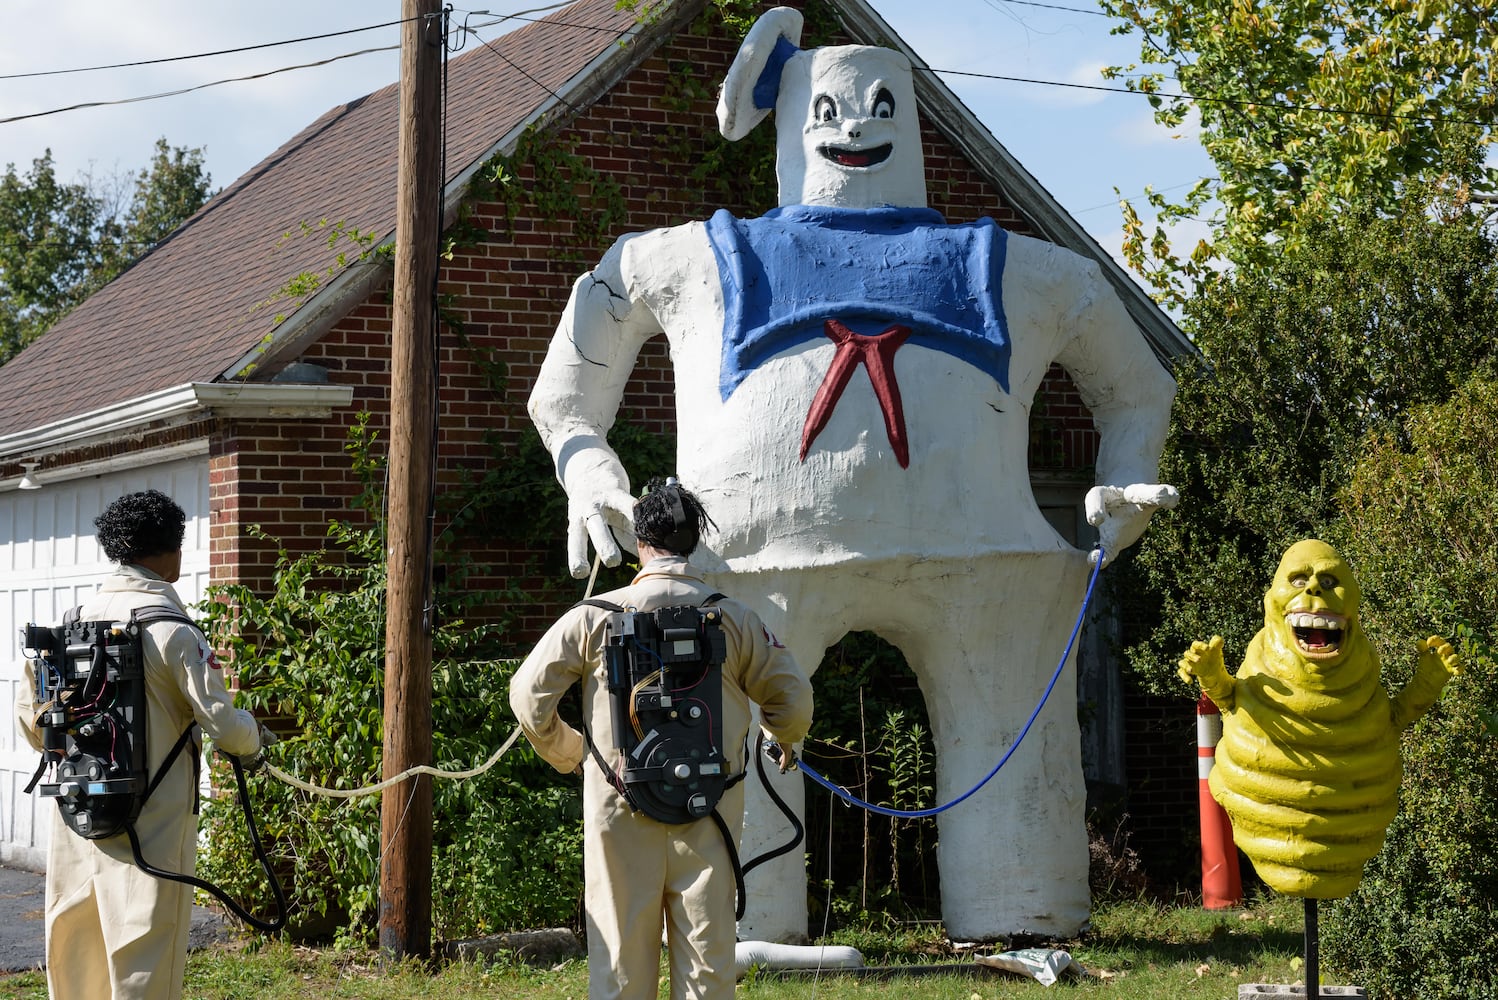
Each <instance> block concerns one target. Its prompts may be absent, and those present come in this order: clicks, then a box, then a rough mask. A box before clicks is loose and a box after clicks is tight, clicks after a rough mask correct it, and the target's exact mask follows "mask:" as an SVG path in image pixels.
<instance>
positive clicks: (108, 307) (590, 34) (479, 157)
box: [0, 0, 1190, 457]
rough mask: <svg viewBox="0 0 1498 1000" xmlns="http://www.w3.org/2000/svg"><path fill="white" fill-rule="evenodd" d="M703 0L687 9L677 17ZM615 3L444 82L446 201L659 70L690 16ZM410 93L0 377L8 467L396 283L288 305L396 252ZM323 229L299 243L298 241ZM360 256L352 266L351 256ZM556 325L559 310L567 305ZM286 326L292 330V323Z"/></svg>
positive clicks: (1050, 223)
mask: <svg viewBox="0 0 1498 1000" xmlns="http://www.w3.org/2000/svg"><path fill="white" fill-rule="evenodd" d="M702 2H703V0H676V2H675V3H674V4H673V6H674V7H675V8H676V13H677V14H682V15H685V14H687V13H689V12H691V11H694V10H696V9H699V8H700V6H701V4H702ZM830 2H831V4H832V6H833V7H834V8H835V9H836V10H837V11H838V12H839V13H840V14H841V16H842V18H843V20H844V23H845V25H846V27H847V29H848V31H849V33H850V34H851V35H852V36H853V37H855V38H857V39H859V40H863V41H868V42H870V43H876V44H883V45H891V46H893V47H896V48H900V49H902V50H903V51H905V52H906V53H907V54H908V55H910V56H911V57H912V61H913V62H914V63H915V65H917V66H921V65H923V64H922V62H921V61H920V59H919V57H918V56H916V55H915V54H914V53H913V52H910V50H909V49H908V47H906V46H905V45H904V43H903V42H901V40H900V39H899V38H898V36H896V35H895V33H894V32H893V31H892V30H891V29H890V27H889V25H888V24H886V23H885V22H884V21H883V20H882V19H881V18H879V16H878V15H877V14H876V13H875V12H874V10H873V8H872V7H870V6H869V5H868V4H867V3H865V2H864V0H830ZM615 8H616V4H615V0H579V2H577V3H575V4H573V5H571V6H569V7H567V8H565V9H563V10H561V11H558V12H556V13H554V14H552V15H550V16H548V17H546V18H544V19H542V20H540V21H538V22H535V23H532V24H529V25H526V26H525V27H522V28H520V29H518V30H516V31H513V32H511V33H510V34H508V35H505V36H503V37H502V38H501V39H500V40H499V41H497V42H495V43H493V44H480V45H474V46H472V47H471V49H470V51H469V52H467V53H465V54H463V55H462V56H460V57H458V58H456V59H454V60H452V62H451V64H450V66H449V68H448V83H449V91H448V97H447V136H446V139H447V163H448V172H449V177H448V193H449V194H448V197H449V202H450V203H451V201H452V200H453V199H455V198H457V197H459V196H460V194H461V192H462V190H463V189H464V187H465V186H466V183H467V181H468V179H469V178H470V177H471V176H472V174H473V172H474V171H476V170H477V168H478V167H479V166H480V165H481V164H482V163H484V162H485V161H486V160H488V159H489V158H490V157H491V156H493V155H494V153H496V152H498V151H501V150H506V149H509V148H511V147H512V146H513V144H514V142H515V141H516V139H518V137H519V135H520V133H521V131H522V130H523V129H524V128H525V127H526V126H528V125H529V124H530V123H532V122H534V121H536V120H537V119H539V118H542V117H545V116H547V115H548V114H550V113H552V112H553V111H554V110H555V109H556V108H557V107H558V105H560V104H563V103H565V104H566V105H586V104H587V103H588V102H589V100H590V99H591V98H592V97H594V96H596V95H597V93H598V92H599V91H600V89H601V88H605V89H606V88H607V87H608V86H610V85H611V84H612V83H613V81H614V80H616V79H617V78H618V77H619V76H620V75H622V74H623V73H624V72H626V71H627V70H628V69H629V68H630V67H632V66H633V65H634V64H635V63H636V62H637V61H638V60H639V59H641V58H644V56H645V55H648V53H649V50H650V49H651V48H652V47H653V46H651V45H649V44H641V45H634V46H630V45H621V44H620V41H621V39H625V38H627V37H630V36H641V39H640V40H641V41H642V42H648V41H650V40H652V39H653V38H655V37H657V36H659V35H662V34H665V33H667V32H669V31H671V30H674V28H675V26H676V25H677V24H679V23H680V18H679V17H675V16H672V17H669V18H663V19H660V20H656V21H654V22H652V23H651V24H650V25H648V26H646V27H642V26H641V25H639V24H637V23H636V15H635V14H634V13H633V12H631V11H628V10H624V11H621V10H617V9H615ZM917 82H918V89H919V93H920V96H921V100H922V111H923V114H925V115H927V116H928V117H930V118H931V119H932V120H933V121H934V122H935V123H937V124H938V126H939V127H940V128H941V129H942V130H943V131H944V132H946V133H947V134H948V135H950V136H951V137H952V138H953V139H954V141H956V142H957V143H958V145H959V146H960V147H961V148H962V149H963V150H964V152H965V153H967V155H969V156H970V157H971V158H972V159H973V161H974V163H975V164H976V165H977V166H978V167H979V168H980V169H981V170H983V171H984V172H985V173H988V174H989V175H990V176H991V178H992V179H993V181H994V183H995V184H996V186H998V187H999V188H1000V190H1001V191H1003V193H1004V194H1005V196H1006V198H1007V199H1008V200H1009V202H1010V203H1011V204H1012V205H1014V206H1015V207H1016V208H1017V210H1018V211H1019V212H1020V213H1021V214H1023V215H1026V216H1027V217H1029V218H1030V219H1031V220H1032V221H1033V223H1034V225H1035V226H1036V228H1037V229H1038V230H1039V231H1040V232H1041V233H1042V234H1043V235H1045V236H1046V237H1047V238H1049V239H1052V240H1054V241H1055V242H1057V243H1059V244H1061V245H1063V246H1067V247H1068V248H1070V249H1073V250H1075V251H1077V252H1079V253H1082V254H1084V255H1086V256H1089V257H1093V258H1095V259H1097V260H1098V261H1099V262H1100V263H1101V264H1102V265H1103V268H1104V271H1105V272H1106V273H1108V276H1109V278H1110V280H1111V281H1112V282H1113V284H1114V286H1115V287H1116V288H1117V289H1118V290H1119V292H1120V294H1121V295H1123V297H1124V300H1125V303H1126V304H1127V305H1128V306H1129V309H1130V312H1131V313H1133V314H1134V317H1135V319H1136V321H1137V322H1139V323H1140V325H1141V327H1143V328H1144V330H1145V332H1146V334H1147V335H1148V336H1149V337H1150V339H1151V342H1152V343H1153V344H1154V345H1155V347H1156V350H1157V352H1159V353H1160V354H1161V355H1162V356H1167V355H1171V354H1177V353H1181V352H1183V351H1186V350H1189V349H1190V348H1189V345H1188V344H1187V342H1186V340H1185V338H1184V337H1183V336H1182V335H1181V333H1180V331H1179V330H1177V329H1176V328H1175V326H1174V324H1173V323H1172V322H1171V321H1170V320H1169V318H1168V317H1166V316H1165V315H1164V313H1162V312H1161V311H1160V310H1159V309H1158V308H1157V307H1156V306H1155V305H1154V304H1153V303H1152V302H1150V301H1149V299H1148V298H1147V297H1146V296H1144V294H1143V293H1142V292H1141V291H1140V290H1139V288H1138V286H1137V285H1135V284H1134V283H1133V281H1132V280H1131V279H1130V278H1129V277H1128V275H1127V274H1125V273H1124V272H1123V271H1122V269H1120V268H1119V267H1118V265H1117V264H1116V263H1115V262H1114V261H1113V260H1112V259H1111V258H1110V257H1109V256H1108V254H1107V253H1105V252H1104V251H1102V249H1101V248H1099V247H1098V245H1097V243H1096V242H1094V241H1093V240H1092V239H1091V238H1090V237H1089V236H1088V235H1087V234H1086V233H1085V231H1083V230H1082V228H1081V227H1080V226H1078V225H1077V224H1076V222H1075V221H1074V220H1072V219H1071V218H1070V216H1068V215H1067V214H1066V212H1065V211H1064V210H1062V209H1061V208H1060V206H1059V205H1058V204H1057V203H1056V201H1055V199H1054V198H1052V197H1051V196H1050V195H1049V194H1048V193H1047V192H1046V191H1045V190H1044V188H1042V187H1041V186H1040V185H1039V184H1038V183H1036V181H1035V179H1034V178H1033V177H1031V176H1030V175H1029V173H1027V172H1026V171H1025V170H1024V169H1023V168H1022V167H1020V165H1019V164H1018V163H1017V162H1016V161H1015V160H1014V159H1013V157H1011V156H1010V155H1009V153H1008V152H1007V151H1006V150H1004V148H1003V147H1002V146H1001V145H1000V144H999V143H998V142H997V141H996V140H995V139H994V138H993V136H992V135H991V134H989V132H988V131H987V129H985V128H984V127H983V126H982V125H981V123H979V122H978V120H977V119H976V118H975V117H974V116H973V115H972V113H971V112H970V111H968V109H967V108H965V107H963V106H962V104H961V102H959V101H958V100H957V99H956V97H955V96H954V95H953V94H952V93H951V91H949V90H948V89H947V88H946V87H945V85H943V84H942V83H941V82H940V81H939V80H937V79H936V77H935V76H934V74H930V73H918V74H917ZM398 103H399V88H398V86H397V85H396V84H392V85H390V86H388V87H385V88H383V89H381V90H377V91H375V92H374V93H372V94H370V95H368V96H367V97H364V98H361V99H359V100H357V101H353V102H350V103H349V104H345V105H342V106H340V107H337V108H334V109H332V110H331V111H329V112H327V113H326V114H324V115H323V116H322V117H320V118H319V119H317V120H316V121H315V122H313V123H312V124H311V125H310V126H308V127H307V128H305V129H303V130H302V131H301V132H300V133H298V134H297V135H296V136H295V137H294V138H292V139H291V140H290V141H289V142H287V143H286V144H285V145H284V146H282V147H281V148H280V149H278V150H276V151H275V152H274V153H273V154H271V155H270V156H269V157H267V158H266V159H265V160H264V161H262V162H261V163H260V164H258V165H257V166H256V167H255V168H254V169H252V170H251V171H250V172H249V173H247V174H245V175H244V176H243V177H240V178H239V179H238V180H236V181H235V182H234V183H233V184H231V185H230V186H229V187H228V188H226V189H225V190H224V191H223V192H222V193H220V194H219V195H218V196H217V197H215V198H214V199H213V200H212V201H210V202H209V203H208V204H207V205H206V206H204V207H203V209H202V210H201V211H199V212H198V213H197V214H196V215H194V216H193V217H192V218H191V219H189V220H188V221H187V222H186V223H184V224H183V225H182V227H181V228H179V229H178V230H177V231H176V232H174V233H173V234H172V235H171V236H170V237H168V238H167V239H166V240H164V241H163V242H162V243H161V244H159V245H158V246H157V247H156V248H155V249H153V250H152V251H151V252H150V253H148V254H147V255H145V256H144V257H142V258H141V259H140V260H139V261H137V262H136V264H135V265H134V266H133V267H131V268H130V269H129V270H127V271H126V272H124V273H123V274H121V275H120V276H119V277H117V278H116V279H115V280H114V281H112V282H110V283H109V284H108V285H106V286H105V287H104V288H102V289H100V290H99V291H98V292H97V293H95V294H94V295H93V296H91V297H90V298H89V299H88V300H86V301H85V302H84V303H83V304H82V305H80V306H78V308H76V309H75V310H73V311H72V312H71V313H69V314H68V315H67V316H66V317H64V318H63V319H62V320H61V321H60V322H59V323H58V324H57V325H56V326H55V327H53V328H52V329H51V330H49V331H48V332H47V334H46V335H45V336H44V337H42V338H41V339H40V340H38V341H37V342H36V343H34V344H32V345H31V346H30V347H28V348H27V349H26V350H25V351H23V352H22V353H21V354H19V355H18V356H16V357H15V358H13V359H12V360H11V361H10V362H9V363H7V364H5V365H3V366H0V399H4V400H5V401H6V404H5V406H4V407H0V457H6V456H10V457H17V456H22V455H25V454H27V453H29V452H33V451H38V450H40V449H43V448H49V447H60V446H62V445H64V444H66V443H68V442H71V441H77V440H80V439H83V438H86V437H94V438H97V437H98V436H99V435H100V434H101V430H100V428H106V429H108V430H106V431H104V432H103V433H108V432H110V431H120V430H123V429H125V428H127V427H129V426H131V425H132V422H134V423H137V424H138V423H143V422H144V421H145V420H146V419H151V418H152V417H153V416H154V417H157V418H159V417H161V416H162V414H156V413H154V411H153V406H154V404H153V403H152V402H151V401H152V400H161V399H172V400H176V401H177V402H178V404H180V403H181V400H182V399H184V398H187V397H193V398H195V399H201V398H203V393H201V392H197V393H193V392H190V391H189V392H186V393H184V391H183V390H186V389H188V387H190V386H192V385H193V384H194V383H208V382H219V381H232V380H236V379H242V378H244V377H245V370H246V367H247V366H252V365H255V364H256V363H257V362H258V361H259V360H261V359H263V358H265V357H268V356H269V357H280V358H283V359H285V358H290V357H292V356H294V354H295V352H296V351H298V350H300V349H301V347H302V345H305V344H306V343H308V342H310V341H312V340H314V339H315V338H316V337H318V336H321V334H322V333H324V332H326V330H327V329H328V328H329V327H330V326H331V325H332V323H334V322H335V321H336V320H337V319H338V318H340V317H341V316H342V315H343V313H345V312H346V311H347V310H348V309H349V308H351V307H352V306H353V305H354V304H356V303H357V302H358V301H361V300H362V299H363V298H364V296H365V295H366V294H367V293H368V291H369V289H370V287H371V286H372V285H373V284H374V283H375V282H376V281H378V280H381V278H382V277H383V271H382V265H380V264H375V263H364V264H355V265H352V266H349V267H348V268H346V269H345V270H343V271H342V272H340V273H338V274H337V275H334V276H330V277H327V278H323V279H322V280H323V285H322V287H321V288H320V289H319V290H318V291H317V292H316V293H315V294H313V295H311V296H309V297H308V298H307V299H306V300H305V301H304V302H302V303H301V304H300V306H299V307H298V308H295V309H293V308H292V303H291V302H289V301H288V300H286V299H285V297H284V296H282V295H280V290H281V289H283V288H284V287H285V286H286V285H287V283H288V281H289V280H290V279H291V278H293V277H295V276H297V275H299V274H302V273H312V274H317V275H319V277H320V278H322V275H321V272H322V270H323V269H324V268H325V267H326V266H327V263H328V260H329V258H330V252H329V248H328V241H327V238H326V237H327V236H328V235H329V233H330V232H331V229H330V228H328V227H321V228H319V224H321V223H328V224H336V225H337V226H340V227H344V228H347V229H350V230H356V231H358V232H360V233H364V234H372V235H373V236H374V238H375V242H376V243H384V242H388V241H389V240H391V239H393V236H394V232H395V205H396V197H395V190H396V173H397V163H396V137H397V126H398V120H397V112H398ZM304 225H305V226H311V227H313V229H312V230H311V232H309V233H306V234H304V233H303V232H302V228H303V226H304ZM347 249H353V248H352V245H348V246H347ZM558 308H559V309H560V304H559V306H558ZM282 313H288V314H289V315H286V316H284V317H281V314H282Z"/></svg>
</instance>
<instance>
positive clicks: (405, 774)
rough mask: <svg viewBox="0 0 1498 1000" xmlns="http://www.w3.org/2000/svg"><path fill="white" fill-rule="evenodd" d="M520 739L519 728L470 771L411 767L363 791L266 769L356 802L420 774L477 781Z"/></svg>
mask: <svg viewBox="0 0 1498 1000" xmlns="http://www.w3.org/2000/svg"><path fill="white" fill-rule="evenodd" d="M519 738H520V727H519V726H516V727H515V729H514V731H513V732H511V733H510V738H509V739H507V740H505V742H504V746H502V747H500V748H499V749H498V750H496V751H494V753H493V754H492V755H490V757H489V759H488V760H486V761H484V763H482V764H480V765H479V766H478V767H475V768H473V769H471V770H468V771H444V770H442V769H441V768H439V767H430V766H428V765H426V764H418V765H417V766H415V767H412V768H407V769H406V770H404V771H402V772H401V773H400V774H396V775H392V776H391V777H389V778H386V779H385V780H384V781H381V782H379V783H377V784H373V785H365V786H364V787H363V788H324V787H322V786H321V785H313V784H309V783H308V782H305V781H303V780H302V779H301V778H298V777H296V776H295V775H290V774H287V773H286V772H285V771H283V770H281V769H280V768H279V767H277V766H276V765H274V764H271V763H269V762H267V763H266V765H265V769H266V770H267V771H269V772H270V775H271V777H273V778H276V779H278V780H280V781H284V782H286V784H288V785H290V786H291V787H293V788H299V789H301V790H302V791H304V792H310V793H312V794H313V795H322V796H324V797H326V798H330V799H353V798H358V797H359V796H361V795H375V794H377V793H379V792H383V791H384V790H385V789H387V788H390V787H392V786H394V785H398V784H400V783H401V782H402V781H405V780H406V779H407V778H410V777H414V776H415V775H418V774H429V775H431V776H432V777H434V778H447V779H450V780H452V781H462V780H464V779H466V778H476V777H478V776H479V775H481V774H483V773H484V772H485V771H487V770H489V769H490V768H491V767H493V766H494V765H495V764H498V763H499V758H501V757H503V756H504V755H505V753H506V751H508V750H509V749H510V748H511V747H512V746H514V745H515V741H516V740H518V739H519Z"/></svg>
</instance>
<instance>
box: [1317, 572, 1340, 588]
mask: <svg viewBox="0 0 1498 1000" xmlns="http://www.w3.org/2000/svg"><path fill="white" fill-rule="evenodd" d="M1318 580H1319V581H1320V583H1321V589H1322V590H1336V589H1337V578H1336V577H1334V576H1332V575H1331V574H1330V573H1322V574H1321V576H1320V577H1319V578H1318Z"/></svg>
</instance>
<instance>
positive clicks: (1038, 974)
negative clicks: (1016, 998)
mask: <svg viewBox="0 0 1498 1000" xmlns="http://www.w3.org/2000/svg"><path fill="white" fill-rule="evenodd" d="M974 960H975V961H976V962H977V963H978V964H979V965H986V966H988V967H989V968H993V969H1004V970H1005V971H1007V972H1017V973H1019V974H1020V975H1022V976H1029V977H1030V978H1031V979H1034V980H1035V981H1036V982H1038V983H1040V984H1041V985H1043V986H1050V985H1052V984H1053V983H1055V982H1056V980H1058V979H1060V978H1061V973H1063V972H1065V971H1066V970H1067V969H1071V970H1073V971H1074V972H1077V973H1079V974H1083V975H1085V974H1086V972H1085V970H1084V969H1083V968H1082V965H1081V963H1080V962H1077V961H1076V960H1074V959H1073V958H1072V957H1071V953H1070V952H1065V951H1057V950H1052V949H1050V948H1024V949H1021V950H1020V951H1006V952H1003V953H1002V954H999V955H978V956H977V957H976V958H975V959H974Z"/></svg>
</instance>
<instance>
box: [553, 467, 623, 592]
mask: <svg viewBox="0 0 1498 1000" xmlns="http://www.w3.org/2000/svg"><path fill="white" fill-rule="evenodd" d="M562 469H563V472H562V488H563V489H565V490H566V491H567V569H568V570H569V571H570V572H571V573H572V575H573V576H574V577H576V578H578V579H582V578H583V577H585V576H587V575H588V570H589V559H588V545H589V543H590V542H591V543H592V546H593V549H594V550H595V551H596V552H597V553H598V556H599V558H600V559H601V560H602V561H603V564H604V565H605V566H617V565H619V561H620V559H621V558H622V553H621V551H620V547H619V540H621V539H622V540H623V542H624V544H625V546H626V547H628V548H630V549H633V548H634V545H635V534H634V506H635V498H634V496H633V495H632V494H631V493H630V492H629V476H627V475H626V474H625V472H624V467H623V466H622V465H620V464H619V459H618V458H617V457H615V455H614V453H613V452H612V451H611V450H609V449H608V448H607V447H606V446H605V447H602V448H590V449H588V450H586V451H581V452H577V453H575V454H573V455H571V456H569V457H568V458H567V461H566V463H565V464H564V465H563V466H562Z"/></svg>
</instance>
